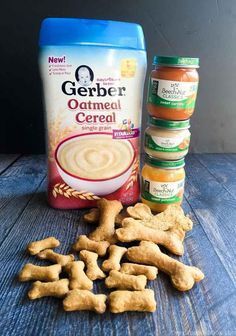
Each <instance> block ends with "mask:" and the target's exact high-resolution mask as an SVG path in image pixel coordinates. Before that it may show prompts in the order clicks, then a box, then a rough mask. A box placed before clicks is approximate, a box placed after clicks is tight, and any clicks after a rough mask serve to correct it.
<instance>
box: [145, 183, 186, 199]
mask: <svg viewBox="0 0 236 336" xmlns="http://www.w3.org/2000/svg"><path fill="white" fill-rule="evenodd" d="M183 190H184V179H182V180H180V181H176V182H155V181H151V180H149V179H147V178H143V179H142V197H143V198H144V199H146V200H147V201H151V202H157V203H163V204H171V203H176V202H180V201H181V200H182V197H183Z"/></svg>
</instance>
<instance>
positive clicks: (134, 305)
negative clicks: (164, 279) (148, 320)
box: [109, 289, 156, 313]
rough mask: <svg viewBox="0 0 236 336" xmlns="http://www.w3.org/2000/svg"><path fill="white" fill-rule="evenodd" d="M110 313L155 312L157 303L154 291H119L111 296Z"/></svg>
mask: <svg viewBox="0 0 236 336" xmlns="http://www.w3.org/2000/svg"><path fill="white" fill-rule="evenodd" d="M109 305H110V311H111V312H112V313H123V312H125V311H142V312H144V311H145V312H154V311H155V310H156V301H155V297H154V291H153V290H152V289H144V290H142V291H134V292H131V291H127V290H118V291H115V292H112V293H111V294H110V295H109Z"/></svg>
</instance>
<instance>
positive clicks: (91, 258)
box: [79, 250, 106, 280]
mask: <svg viewBox="0 0 236 336" xmlns="http://www.w3.org/2000/svg"><path fill="white" fill-rule="evenodd" d="M79 256H80V259H81V260H82V261H83V262H84V263H85V265H86V268H87V270H86V275H87V277H88V278H89V279H90V280H96V279H103V278H105V277H106V274H105V273H103V271H102V270H101V268H100V267H99V266H98V264H97V260H98V254H97V253H94V252H90V251H86V250H82V251H80V254H79Z"/></svg>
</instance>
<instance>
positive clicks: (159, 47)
mask: <svg viewBox="0 0 236 336" xmlns="http://www.w3.org/2000/svg"><path fill="white" fill-rule="evenodd" d="M0 6H1V8H0V40H1V53H0V69H1V76H0V104H1V105H0V106H1V120H0V152H3V153H42V152H44V127H43V106H42V100H41V83H40V77H39V72H38V64H37V61H38V59H37V58H38V46H37V42H38V32H39V28H40V22H41V20H42V19H43V18H45V17H50V16H52V17H87V18H99V19H113V20H121V21H131V22H138V23H140V24H141V25H142V26H143V29H144V33H145V37H146V44H147V50H148V62H149V68H148V73H149V72H150V65H151V60H152V57H153V55H154V54H159V55H160V54H166V55H183V56H193V57H194V56H199V57H200V61H201V68H200V76H201V82H200V90H199V95H198V101H197V107H196V112H195V114H194V116H193V118H192V129H191V130H192V135H193V136H192V146H191V150H192V151H193V152H236V108H235V100H236V90H235V79H236V75H235V74H236V1H235V0H227V1H224V2H223V0H222V1H220V0H200V1H196V0H178V1H173V0H166V1H159V0H129V1H128V0H126V1H125V0H119V1H109V0H97V1H91V0H77V1H74V0H67V1H62V0H57V1H55V0H41V1H40V0H37V1H32V0H31V1H29V0H27V1H26V0H24V1H4V2H2V4H1V5H0ZM145 96H146V93H145ZM145 96H144V97H145ZM145 122H146V115H145V105H144V118H143V128H144V127H145Z"/></svg>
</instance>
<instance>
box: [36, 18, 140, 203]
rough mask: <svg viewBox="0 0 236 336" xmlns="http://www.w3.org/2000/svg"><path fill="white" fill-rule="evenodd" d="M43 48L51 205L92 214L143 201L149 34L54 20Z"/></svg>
mask: <svg viewBox="0 0 236 336" xmlns="http://www.w3.org/2000/svg"><path fill="white" fill-rule="evenodd" d="M39 44H40V59H39V62H40V72H41V77H42V81H43V91H44V100H45V110H46V125H47V147H48V200H49V203H50V205H51V206H53V207H55V208H61V209H72V208H85V207H91V206H94V205H95V202H96V200H98V199H99V198H100V197H105V198H107V199H118V200H120V201H121V202H122V203H123V204H132V203H134V202H136V201H137V200H138V198H139V178H138V173H139V134H140V122H141V109H142V97H143V86H144V81H145V73H146V51H145V45H144V37H143V31H142V28H141V27H140V26H139V25H137V24H133V23H126V22H115V21H100V20H87V19H57V18H48V19H45V20H44V21H43V22H42V26H41V31H40V41H39Z"/></svg>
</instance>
